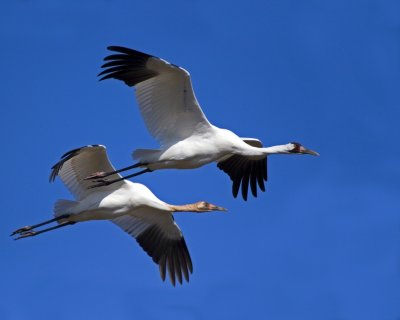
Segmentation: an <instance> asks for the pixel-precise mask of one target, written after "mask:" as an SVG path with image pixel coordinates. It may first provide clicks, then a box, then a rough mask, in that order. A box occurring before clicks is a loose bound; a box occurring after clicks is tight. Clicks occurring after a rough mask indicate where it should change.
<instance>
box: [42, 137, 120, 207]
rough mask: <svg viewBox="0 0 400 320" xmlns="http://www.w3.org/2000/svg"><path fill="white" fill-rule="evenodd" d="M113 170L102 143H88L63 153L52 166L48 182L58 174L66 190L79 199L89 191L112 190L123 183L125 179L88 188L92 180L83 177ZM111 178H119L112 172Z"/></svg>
mask: <svg viewBox="0 0 400 320" xmlns="http://www.w3.org/2000/svg"><path fill="white" fill-rule="evenodd" d="M100 171H104V172H110V171H115V169H114V167H113V166H112V165H111V163H110V161H109V160H108V157H107V152H106V147H105V146H102V145H88V146H85V147H82V148H77V149H74V150H71V151H68V152H67V153H65V154H64V155H63V156H62V157H61V160H60V161H59V162H57V163H56V164H55V165H54V166H53V167H52V168H51V173H50V178H49V180H50V182H52V181H54V180H55V178H56V177H57V176H59V177H60V178H61V180H62V182H63V183H64V184H65V186H66V187H67V188H68V190H69V191H70V192H71V193H72V194H73V195H74V196H75V197H76V199H77V200H81V199H83V198H84V197H86V196H87V195H88V194H89V193H91V192H100V191H108V190H109V191H113V190H116V189H118V188H119V187H121V186H122V185H123V184H125V183H126V182H125V181H119V182H116V183H113V184H112V185H109V186H104V187H99V188H95V189H88V188H89V187H90V186H92V185H93V181H92V180H84V178H86V177H88V176H89V175H91V174H93V173H94V172H100ZM110 178H111V179H118V178H121V176H120V175H119V174H113V175H112V176H110Z"/></svg>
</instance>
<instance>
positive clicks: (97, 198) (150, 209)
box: [50, 145, 217, 285]
mask: <svg viewBox="0 0 400 320" xmlns="http://www.w3.org/2000/svg"><path fill="white" fill-rule="evenodd" d="M104 170H105V171H110V170H114V168H113V167H112V165H111V163H110V162H109V160H108V158H107V154H106V151H105V147H104V146H99V145H94V146H87V147H83V148H79V149H75V150H72V151H70V152H68V153H66V154H65V155H64V156H63V157H62V159H61V160H60V161H59V162H58V163H57V164H56V165H55V166H54V167H53V171H52V174H51V176H50V179H51V180H53V179H54V178H55V177H56V176H57V175H58V176H60V178H61V180H62V181H63V182H64V184H65V186H66V187H67V188H68V189H69V191H70V192H71V193H72V194H73V195H74V196H75V201H70V200H58V201H57V202H56V203H55V205H54V215H55V217H56V218H60V219H61V220H58V222H59V223H60V224H65V223H71V222H72V223H74V222H83V221H89V220H110V221H111V222H113V223H115V224H116V225H117V226H119V227H120V228H122V229H123V230H124V231H126V232H127V233H129V234H130V235H131V236H132V237H134V238H135V239H136V240H137V241H138V243H139V244H140V246H141V247H142V248H143V249H144V250H145V251H146V252H147V253H148V254H149V255H150V256H151V257H152V258H153V261H154V262H156V263H158V264H159V266H160V273H161V277H162V279H163V280H164V279H165V274H166V270H168V273H169V276H170V279H171V282H172V283H173V284H174V285H175V277H177V279H178V281H179V282H180V283H182V276H184V277H185V279H186V280H187V281H188V280H189V273H191V272H192V263H191V259H190V255H189V252H188V249H187V247H186V243H185V240H184V238H183V235H182V232H181V230H180V229H179V227H178V225H177V224H176V223H175V221H174V218H173V217H172V212H174V211H192V210H190V208H188V207H189V206H190V205H185V206H173V205H170V204H167V203H166V202H164V201H161V200H160V199H158V198H157V197H156V196H155V195H154V194H153V193H152V192H151V191H150V190H149V189H148V188H147V187H146V186H144V185H142V184H139V183H133V182H130V181H126V180H122V181H118V182H117V183H114V184H112V185H109V186H103V187H99V188H89V187H90V185H91V182H90V181H87V180H85V179H84V178H85V177H87V176H88V175H89V174H90V173H92V172H94V171H104ZM112 177H113V178H120V177H121V176H120V175H118V174H113V175H112ZM214 207H215V206H214ZM186 208H188V210H185V209H186ZM215 208H217V207H215ZM206 209H207V210H204V211H212V210H215V209H210V210H208V208H206Z"/></svg>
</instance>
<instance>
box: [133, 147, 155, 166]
mask: <svg viewBox="0 0 400 320" xmlns="http://www.w3.org/2000/svg"><path fill="white" fill-rule="evenodd" d="M160 152H161V150H158V149H136V150H135V151H133V152H132V158H133V159H135V160H138V161H139V162H140V163H152V162H155V161H157V160H158V157H159V155H160Z"/></svg>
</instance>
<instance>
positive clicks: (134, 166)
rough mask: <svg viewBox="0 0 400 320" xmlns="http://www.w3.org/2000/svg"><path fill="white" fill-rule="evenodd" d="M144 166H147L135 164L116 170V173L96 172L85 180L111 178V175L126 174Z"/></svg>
mask: <svg viewBox="0 0 400 320" xmlns="http://www.w3.org/2000/svg"><path fill="white" fill-rule="evenodd" d="M143 165H145V164H143V163H135V164H134V165H131V166H129V167H125V168H122V169H119V170H115V171H111V172H95V173H93V174H92V175H90V176H88V177H86V178H84V179H83V180H93V179H98V178H105V177H108V176H111V175H113V174H116V173H120V172H124V171H127V170H130V169H135V168H137V167H140V166H143Z"/></svg>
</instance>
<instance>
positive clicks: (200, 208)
mask: <svg viewBox="0 0 400 320" xmlns="http://www.w3.org/2000/svg"><path fill="white" fill-rule="evenodd" d="M194 206H195V208H196V209H197V210H196V211H197V212H210V211H227V210H226V209H225V208H223V207H219V206H216V205H214V204H212V203H209V202H206V201H199V202H196V203H195V204H194Z"/></svg>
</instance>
